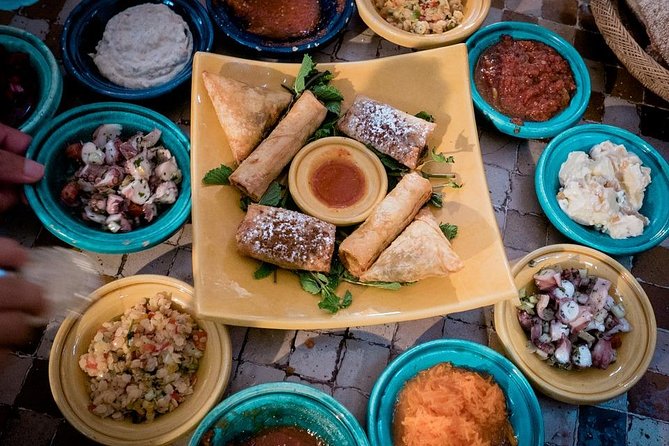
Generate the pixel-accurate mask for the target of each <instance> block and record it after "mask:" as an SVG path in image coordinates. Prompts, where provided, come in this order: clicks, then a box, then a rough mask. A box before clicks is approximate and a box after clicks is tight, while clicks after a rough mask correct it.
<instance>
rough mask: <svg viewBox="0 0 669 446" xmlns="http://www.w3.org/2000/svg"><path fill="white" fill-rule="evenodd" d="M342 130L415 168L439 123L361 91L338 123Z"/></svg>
mask: <svg viewBox="0 0 669 446" xmlns="http://www.w3.org/2000/svg"><path fill="white" fill-rule="evenodd" d="M337 127H338V128H339V130H341V131H342V132H344V133H345V134H347V135H348V136H350V137H351V138H353V139H357V140H358V141H360V142H362V143H364V144H370V145H371V146H373V147H374V148H375V149H376V150H378V151H379V152H381V153H385V154H386V155H388V156H391V157H393V158H395V159H396V160H397V161H399V162H400V163H402V164H404V165H405V166H407V167H410V168H412V169H415V168H416V167H417V166H418V163H419V162H420V159H421V157H422V156H423V152H424V151H425V148H426V147H427V139H428V138H429V137H430V135H431V134H432V132H434V129H435V127H436V125H435V124H434V123H432V122H428V121H426V120H424V119H421V118H417V117H415V116H412V115H410V114H408V113H404V112H403V111H401V110H398V109H396V108H394V107H391V106H390V105H388V104H384V103H382V102H378V101H375V100H373V99H370V98H368V97H366V96H362V95H358V96H356V97H355V100H354V101H353V105H351V108H349V109H348V110H347V111H346V113H345V114H344V116H343V117H342V118H341V119H340V120H339V122H338V123H337Z"/></svg>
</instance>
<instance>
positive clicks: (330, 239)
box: [236, 204, 336, 273]
mask: <svg viewBox="0 0 669 446" xmlns="http://www.w3.org/2000/svg"><path fill="white" fill-rule="evenodd" d="M335 230H336V227H335V225H333V224H330V223H327V222H324V221H322V220H319V219H317V218H314V217H310V216H309V215H305V214H302V213H300V212H295V211H289V210H287V209H282V208H275V207H270V206H263V205H259V204H250V205H249V208H248V212H247V213H246V217H244V220H242V223H241V224H240V225H239V228H238V229H237V237H236V238H237V250H238V251H239V252H240V253H241V254H243V255H246V256H249V257H253V258H254V259H258V260H262V261H263V262H268V263H271V264H273V265H278V266H280V267H281V268H286V269H303V270H307V271H321V272H325V273H327V272H329V271H330V262H331V260H332V253H333V252H334V246H335Z"/></svg>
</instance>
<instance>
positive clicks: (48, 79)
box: [0, 25, 63, 134]
mask: <svg viewBox="0 0 669 446" xmlns="http://www.w3.org/2000/svg"><path fill="white" fill-rule="evenodd" d="M0 45H2V46H4V47H5V48H7V49H8V50H11V51H21V52H23V53H26V54H28V56H29V57H30V63H31V64H32V66H33V67H34V68H35V70H36V71H37V79H38V81H39V89H40V99H39V102H38V103H37V104H36V106H35V110H34V111H33V112H32V113H31V114H30V115H29V116H28V119H26V120H25V122H23V124H21V125H20V126H19V130H21V131H24V132H26V133H31V134H32V133H35V132H36V131H37V130H39V128H40V127H41V125H42V124H43V123H44V122H45V121H47V120H48V119H49V118H51V117H52V116H53V115H54V114H55V113H56V110H57V109H58V106H59V105H60V99H61V97H62V96H63V75H62V74H61V72H60V68H58V63H57V62H56V59H55V58H54V57H53V54H52V53H51V51H50V50H49V48H47V46H46V45H45V44H44V43H43V42H42V41H41V40H39V39H38V38H37V37H36V36H35V35H33V34H31V33H29V32H27V31H24V30H22V29H18V28H13V27H11V26H3V25H0Z"/></svg>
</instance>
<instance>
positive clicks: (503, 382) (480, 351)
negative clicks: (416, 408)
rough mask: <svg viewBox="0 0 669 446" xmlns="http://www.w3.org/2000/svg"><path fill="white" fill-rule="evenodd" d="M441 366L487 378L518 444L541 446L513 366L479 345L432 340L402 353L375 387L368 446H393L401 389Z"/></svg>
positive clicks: (529, 396) (532, 409) (531, 398)
mask: <svg viewBox="0 0 669 446" xmlns="http://www.w3.org/2000/svg"><path fill="white" fill-rule="evenodd" d="M443 362H450V363H451V364H453V365H454V366H456V367H463V368H466V369H469V370H473V371H476V372H480V373H485V374H488V375H490V376H492V378H493V379H494V380H495V382H496V383H497V384H498V385H499V386H500V388H501V389H502V391H503V392H504V395H505V396H506V406H507V411H508V413H509V420H510V422H511V426H513V431H514V433H515V435H516V438H517V439H518V444H519V445H523V446H542V445H543V444H544V422H543V418H542V415H541V408H540V407H539V401H538V400H537V397H536V395H535V394H534V391H533V390H532V387H530V384H529V383H528V382H527V380H526V379H525V377H524V376H523V375H522V373H520V370H518V369H517V368H516V366H514V365H513V364H512V363H511V362H510V361H509V360H508V359H506V358H505V357H503V356H502V355H500V354H499V353H497V352H496V351H494V350H492V349H490V348H488V347H486V346H484V345H481V344H477V343H475V342H471V341H463V340H459V339H437V340H435V341H430V342H426V343H425V344H421V345H418V346H416V347H413V348H411V349H409V350H407V351H406V352H404V353H402V354H401V355H400V356H398V357H397V358H396V359H395V360H394V361H393V362H391V363H390V365H389V366H388V367H386V369H385V370H384V371H383V373H381V376H380V377H379V379H378V380H377V381H376V384H374V388H373V389H372V393H371V395H370V397H369V403H368V405H367V433H368V434H369V441H370V443H371V444H372V446H387V445H391V444H393V441H392V438H393V436H392V430H393V429H392V426H393V413H394V409H395V404H396V401H397V397H398V394H399V392H400V391H401V390H402V388H403V387H404V385H405V383H406V382H407V381H408V380H410V379H411V378H413V377H414V376H416V375H417V374H418V372H420V371H422V370H425V369H428V368H430V367H432V366H435V365H437V364H440V363H443Z"/></svg>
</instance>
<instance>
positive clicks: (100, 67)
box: [61, 0, 213, 100]
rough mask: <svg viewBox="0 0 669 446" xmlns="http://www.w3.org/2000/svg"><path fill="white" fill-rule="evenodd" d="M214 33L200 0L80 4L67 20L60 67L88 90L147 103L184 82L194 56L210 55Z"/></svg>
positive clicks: (104, 0) (89, 0)
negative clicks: (204, 52) (197, 53)
mask: <svg viewBox="0 0 669 446" xmlns="http://www.w3.org/2000/svg"><path fill="white" fill-rule="evenodd" d="M212 44H213V27H212V24H211V21H210V20H209V17H208V15H207V11H206V9H205V8H204V7H203V6H202V4H201V3H200V2H199V1H198V0H174V1H168V0H165V1H157V2H156V1H147V2H146V3H143V4H137V3H136V2H131V1H129V0H121V1H114V0H102V1H94V0H84V1H82V2H81V3H80V4H79V5H78V6H77V7H76V8H75V9H74V10H73V11H72V13H71V14H70V16H69V17H68V19H67V21H66V23H65V26H64V29H63V35H62V40H61V46H62V52H63V65H64V66H65V68H66V70H67V71H68V72H70V74H72V75H73V76H74V77H75V78H77V79H78V80H79V81H80V82H82V83H83V84H84V85H86V86H87V87H89V88H90V89H92V90H94V91H96V92H98V93H101V94H104V95H107V96H111V97H114V98H119V99H131V100H138V99H148V98H152V97H156V96H160V95H162V94H165V93H167V92H169V91H172V90H174V89H175V88H176V87H178V86H179V85H181V84H183V83H184V82H186V81H188V80H189V79H190V76H191V72H192V69H191V62H192V58H193V55H194V53H195V52H196V51H209V50H210V49H211V47H212Z"/></svg>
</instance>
